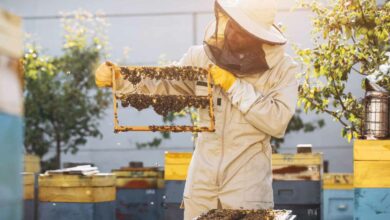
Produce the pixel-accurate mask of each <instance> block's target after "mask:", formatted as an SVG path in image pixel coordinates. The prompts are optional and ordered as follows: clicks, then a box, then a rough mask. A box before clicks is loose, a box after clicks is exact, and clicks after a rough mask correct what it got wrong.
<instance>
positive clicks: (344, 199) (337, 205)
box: [322, 173, 354, 220]
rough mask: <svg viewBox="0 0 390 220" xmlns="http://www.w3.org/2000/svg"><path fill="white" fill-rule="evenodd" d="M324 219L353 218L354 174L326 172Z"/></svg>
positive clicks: (345, 219)
mask: <svg viewBox="0 0 390 220" xmlns="http://www.w3.org/2000/svg"><path fill="white" fill-rule="evenodd" d="M322 189H323V216H324V218H323V219H335V220H341V219H343V220H349V219H350V220H352V219H353V210H354V204H353V197H354V191H353V175H352V174H351V173H325V174H324V175H323V184H322Z"/></svg>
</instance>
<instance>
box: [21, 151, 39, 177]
mask: <svg viewBox="0 0 390 220" xmlns="http://www.w3.org/2000/svg"><path fill="white" fill-rule="evenodd" d="M23 166H24V169H23V170H24V172H27V173H36V174H38V173H39V172H41V160H40V159H39V157H38V156H35V155H32V154H25V155H24V162H23Z"/></svg>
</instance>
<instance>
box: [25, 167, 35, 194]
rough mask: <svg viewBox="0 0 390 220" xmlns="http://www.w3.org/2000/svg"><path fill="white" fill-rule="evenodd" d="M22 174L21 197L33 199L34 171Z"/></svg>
mask: <svg viewBox="0 0 390 220" xmlns="http://www.w3.org/2000/svg"><path fill="white" fill-rule="evenodd" d="M22 175H23V199H24V200H30V199H34V182H35V181H34V178H35V177H34V173H22Z"/></svg>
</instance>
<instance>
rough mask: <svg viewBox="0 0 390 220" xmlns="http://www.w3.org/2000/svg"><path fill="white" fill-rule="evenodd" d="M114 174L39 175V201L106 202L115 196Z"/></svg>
mask: <svg viewBox="0 0 390 220" xmlns="http://www.w3.org/2000/svg"><path fill="white" fill-rule="evenodd" d="M115 184H116V182H115V175H112V174H97V175H93V176H82V175H63V174H55V175H41V176H39V201H41V202H78V203H91V202H108V201H113V200H115V198H116V189H115Z"/></svg>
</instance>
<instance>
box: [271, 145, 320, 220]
mask: <svg viewBox="0 0 390 220" xmlns="http://www.w3.org/2000/svg"><path fill="white" fill-rule="evenodd" d="M272 172H273V178H274V180H273V186H272V187H273V191H274V203H275V209H288V210H292V211H293V214H294V215H297V219H302V220H306V219H310V220H312V219H320V217H321V214H320V210H321V181H320V180H321V172H322V155H321V154H311V153H302V154H274V155H272Z"/></svg>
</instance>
